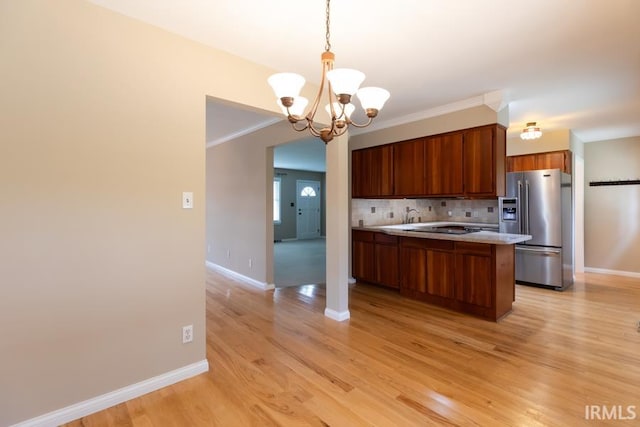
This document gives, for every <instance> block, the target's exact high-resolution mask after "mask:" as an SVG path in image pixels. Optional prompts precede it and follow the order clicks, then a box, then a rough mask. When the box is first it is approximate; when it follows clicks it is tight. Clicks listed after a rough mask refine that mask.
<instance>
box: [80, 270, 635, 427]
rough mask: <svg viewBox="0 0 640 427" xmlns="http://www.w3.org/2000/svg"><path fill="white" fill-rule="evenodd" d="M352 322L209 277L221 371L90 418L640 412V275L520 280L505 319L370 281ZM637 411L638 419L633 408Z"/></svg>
mask: <svg viewBox="0 0 640 427" xmlns="http://www.w3.org/2000/svg"><path fill="white" fill-rule="evenodd" d="M350 298H351V299H350V301H351V303H350V311H351V319H350V320H349V321H346V322H341V323H339V322H335V321H332V320H330V319H328V318H326V317H324V315H323V311H324V300H325V299H324V288H323V287H320V286H312V285H309V286H302V287H292V288H281V289H276V290H275V291H269V292H263V291H259V290H254V289H252V288H250V287H248V286H246V285H243V284H241V283H238V282H235V281H233V280H230V279H228V278H225V277H223V276H220V275H218V274H217V273H213V272H209V273H208V277H207V358H208V360H209V363H210V371H209V372H208V373H206V374H202V375H199V376H198V377H195V378H193V379H190V380H187V381H183V382H181V383H179V384H176V385H173V386H170V387H166V388H164V389H161V390H159V391H157V392H154V393H150V394H148V395H145V396H142V397H140V398H137V399H134V400H131V401H129V402H126V403H124V404H121V405H118V406H116V407H113V408H110V409H108V410H105V411H102V412H99V413H97V414H94V415H91V416H88V417H85V418H83V419H80V420H77V421H75V422H72V423H70V424H68V426H70V427H78V426H373V425H375V426H430V425H433V426H502V425H504V426H579V425H586V426H588V425H597V426H602V425H611V426H620V425H638V424H636V423H639V422H640V421H638V420H628V421H624V420H610V421H607V420H595V421H590V420H586V419H585V406H586V405H607V407H609V408H611V407H612V406H614V405H615V406H617V405H621V408H622V411H623V412H622V415H625V414H627V413H626V412H625V411H626V408H627V406H628V405H634V406H635V411H636V413H637V414H638V417H639V420H640V332H638V330H637V322H638V320H640V280H638V279H629V278H624V277H614V276H605V275H596V274H587V275H584V276H579V277H578V281H577V282H576V284H575V285H574V287H572V288H570V289H568V290H567V291H565V292H556V291H552V290H547V289H539V288H532V287H524V286H517V287H516V302H515V303H514V311H513V312H512V313H511V314H510V315H509V316H507V317H506V318H504V319H503V320H502V321H501V322H499V323H493V322H489V321H486V320H482V319H479V318H475V317H471V316H468V315H462V314H458V313H454V312H451V311H448V310H445V309H441V308H437V307H433V306H430V305H427V304H424V303H421V302H418V301H413V300H409V299H405V298H403V297H401V296H400V295H399V294H398V293H397V292H396V291H392V290H387V289H384V288H379V287H374V286H369V285H364V284H356V285H353V286H352V288H351V292H350ZM627 415H628V414H627Z"/></svg>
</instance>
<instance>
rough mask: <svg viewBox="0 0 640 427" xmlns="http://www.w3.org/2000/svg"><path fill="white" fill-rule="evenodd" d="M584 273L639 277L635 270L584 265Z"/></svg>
mask: <svg viewBox="0 0 640 427" xmlns="http://www.w3.org/2000/svg"><path fill="white" fill-rule="evenodd" d="M584 272H585V273H599V274H611V275H613V276H624V277H635V278H637V279H640V273H636V272H635V271H621V270H608V269H606V268H592V267H585V268H584Z"/></svg>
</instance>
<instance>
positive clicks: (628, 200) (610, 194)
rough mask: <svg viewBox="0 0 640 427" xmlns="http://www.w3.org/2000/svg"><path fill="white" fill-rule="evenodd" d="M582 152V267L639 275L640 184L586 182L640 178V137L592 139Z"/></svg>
mask: <svg viewBox="0 0 640 427" xmlns="http://www.w3.org/2000/svg"><path fill="white" fill-rule="evenodd" d="M584 151H585V215H584V221H585V268H586V269H587V270H588V269H590V268H591V269H604V270H613V271H621V272H632V273H637V274H640V264H639V263H638V260H639V259H640V185H621V186H602V187H590V186H589V182H591V181H601V180H605V181H606V180H612V179H640V137H634V138H625V139H618V140H611V141H601V142H591V143H588V144H585V145H584Z"/></svg>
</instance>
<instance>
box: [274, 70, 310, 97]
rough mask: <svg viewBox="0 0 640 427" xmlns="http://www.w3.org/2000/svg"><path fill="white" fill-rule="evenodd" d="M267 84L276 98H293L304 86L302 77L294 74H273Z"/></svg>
mask: <svg viewBox="0 0 640 427" xmlns="http://www.w3.org/2000/svg"><path fill="white" fill-rule="evenodd" d="M267 82H269V84H270V85H271V87H272V88H273V91H274V92H275V93H276V98H278V99H280V98H295V97H296V96H298V95H299V94H300V91H301V90H302V86H304V77H302V76H301V75H300V74H295V73H278V74H273V75H272V76H271V77H269V78H268V79H267Z"/></svg>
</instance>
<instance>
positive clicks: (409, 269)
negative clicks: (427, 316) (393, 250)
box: [400, 247, 427, 293]
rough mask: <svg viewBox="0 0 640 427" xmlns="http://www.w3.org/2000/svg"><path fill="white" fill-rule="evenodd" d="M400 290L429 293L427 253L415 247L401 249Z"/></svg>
mask: <svg viewBox="0 0 640 427" xmlns="http://www.w3.org/2000/svg"><path fill="white" fill-rule="evenodd" d="M400 259H401V263H400V288H401V289H403V290H408V291H412V292H419V293H426V292H427V251H426V249H420V248H415V247H402V248H401V249H400Z"/></svg>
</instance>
